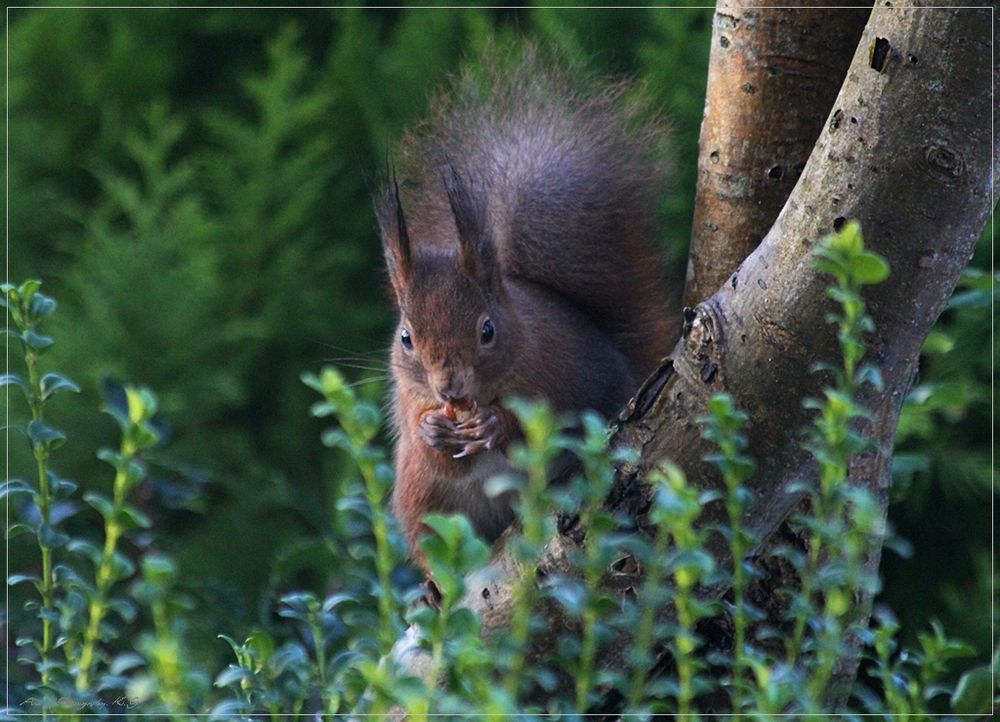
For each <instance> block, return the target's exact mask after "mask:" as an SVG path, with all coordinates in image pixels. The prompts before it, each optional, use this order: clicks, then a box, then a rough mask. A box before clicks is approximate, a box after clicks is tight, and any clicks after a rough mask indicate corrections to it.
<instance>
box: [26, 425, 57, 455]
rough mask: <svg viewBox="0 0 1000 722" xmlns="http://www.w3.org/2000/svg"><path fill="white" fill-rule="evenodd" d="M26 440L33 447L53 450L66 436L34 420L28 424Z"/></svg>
mask: <svg viewBox="0 0 1000 722" xmlns="http://www.w3.org/2000/svg"><path fill="white" fill-rule="evenodd" d="M28 439H29V440H30V441H31V444H32V445H33V446H42V447H45V448H50V449H54V448H56V447H58V446H59V445H60V444H62V443H63V442H64V441H65V440H66V435H65V434H63V433H62V432H61V431H59V430H58V429H54V428H52V427H51V426H49V425H48V424H46V423H45V422H44V421H38V420H37V419H36V420H33V421H31V422H30V423H29V424H28Z"/></svg>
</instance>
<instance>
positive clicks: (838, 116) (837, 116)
mask: <svg viewBox="0 0 1000 722" xmlns="http://www.w3.org/2000/svg"><path fill="white" fill-rule="evenodd" d="M843 119H844V111H842V110H837V111H836V112H835V113H834V114H833V117H832V118H830V130H831V131H834V130H836V129H837V128H839V127H840V123H841V121H842V120H843Z"/></svg>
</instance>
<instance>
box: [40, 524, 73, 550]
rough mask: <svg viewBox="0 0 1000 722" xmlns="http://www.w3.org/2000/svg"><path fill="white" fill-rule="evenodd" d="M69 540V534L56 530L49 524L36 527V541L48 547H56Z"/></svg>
mask: <svg viewBox="0 0 1000 722" xmlns="http://www.w3.org/2000/svg"><path fill="white" fill-rule="evenodd" d="M68 541H69V534H66V533H64V532H61V531H57V530H56V529H54V528H53V527H52V525H51V524H42V525H41V526H40V527H39V528H38V543H39V544H41V545H42V546H44V547H48V548H49V549H58V548H59V547H61V546H62V545H63V544H65V543H66V542H68Z"/></svg>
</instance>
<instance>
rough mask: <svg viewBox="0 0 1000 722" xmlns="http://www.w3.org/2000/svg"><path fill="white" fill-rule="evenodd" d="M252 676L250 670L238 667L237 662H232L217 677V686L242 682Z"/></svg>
mask: <svg viewBox="0 0 1000 722" xmlns="http://www.w3.org/2000/svg"><path fill="white" fill-rule="evenodd" d="M249 676H250V672H249V670H246V669H243V667H237V666H236V665H235V664H230V665H229V666H228V667H226V668H225V669H224V670H222V671H221V672H219V676H218V677H216V678H215V686H216V687H228V686H230V685H232V684H236V683H237V682H242V681H243V680H244V679H247V678H248V677H249Z"/></svg>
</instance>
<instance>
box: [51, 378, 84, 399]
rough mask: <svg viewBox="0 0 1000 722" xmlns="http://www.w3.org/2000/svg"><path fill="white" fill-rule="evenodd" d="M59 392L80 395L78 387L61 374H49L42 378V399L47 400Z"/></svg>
mask: <svg viewBox="0 0 1000 722" xmlns="http://www.w3.org/2000/svg"><path fill="white" fill-rule="evenodd" d="M60 391H72V392H73V393H75V394H78V393H80V387H79V386H77V385H76V384H75V383H73V382H72V381H70V380H69V379H68V378H66V377H65V376H63V375H62V374H56V373H51V374H45V375H44V376H43V377H42V398H43V399H48V398H50V397H51V396H53V395H55V394H57V393H59V392H60Z"/></svg>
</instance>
